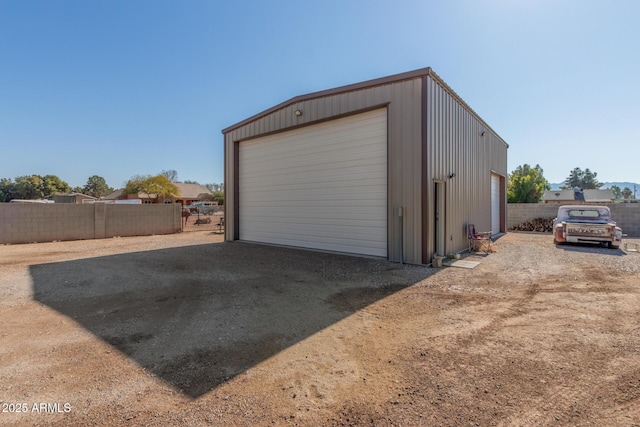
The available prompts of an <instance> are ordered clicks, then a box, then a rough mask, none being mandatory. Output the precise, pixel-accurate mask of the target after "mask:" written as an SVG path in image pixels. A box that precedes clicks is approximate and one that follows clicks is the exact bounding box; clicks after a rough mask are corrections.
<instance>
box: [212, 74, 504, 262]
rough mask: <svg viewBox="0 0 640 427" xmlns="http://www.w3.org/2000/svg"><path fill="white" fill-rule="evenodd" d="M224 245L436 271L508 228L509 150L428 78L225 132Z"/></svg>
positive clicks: (270, 114)
mask: <svg viewBox="0 0 640 427" xmlns="http://www.w3.org/2000/svg"><path fill="white" fill-rule="evenodd" d="M223 134H224V138H225V190H226V191H225V215H226V218H227V221H226V224H227V227H226V230H225V237H226V240H229V241H232V240H244V241H249V242H259V243H268V244H278V245H287V246H295V247H304V248H312V249H318V250H330V251H337V252H345V253H352V254H361V255H371V256H378V257H384V258H388V259H390V260H392V261H402V262H409V263H415V264H428V263H430V262H431V259H432V257H433V256H434V255H436V254H440V255H446V254H450V253H455V252H459V251H462V250H464V249H465V248H466V247H467V237H466V231H465V230H466V224H467V223H474V224H476V228H479V229H485V230H488V229H491V230H492V231H493V232H494V234H498V233H500V232H502V231H504V229H505V222H506V211H505V209H506V203H505V201H506V180H505V177H506V174H507V171H506V168H507V148H508V145H507V144H506V143H505V142H504V141H503V140H502V139H501V138H500V137H499V136H498V135H497V133H495V132H494V131H493V129H491V127H489V125H487V124H486V123H485V122H484V121H483V120H482V119H481V118H480V117H479V116H478V115H477V114H476V113H475V112H474V111H473V110H472V109H471V108H469V106H468V105H467V104H466V103H465V102H464V101H463V100H462V99H461V98H460V97H459V96H458V95H456V94H455V92H453V91H452V90H451V88H449V86H447V85H446V83H444V81H442V79H440V77H438V76H437V75H436V74H435V73H434V72H433V71H432V70H431V69H430V68H425V69H420V70H416V71H411V72H408V73H403V74H398V75H394V76H390V77H385V78H381V79H376V80H372V81H367V82H363V83H357V84H353V85H348V86H344V87H340V88H335V89H330V90H326V91H322V92H316V93H311V94H308V95H302V96H298V97H295V98H293V99H291V100H289V101H286V102H284V103H282V104H279V105H277V106H275V107H273V108H270V109H268V110H266V111H264V112H262V113H259V114H257V115H255V116H253V117H250V118H248V119H246V120H243V121H241V122H239V123H237V124H235V125H233V126H231V127H229V128H227V129H224V130H223Z"/></svg>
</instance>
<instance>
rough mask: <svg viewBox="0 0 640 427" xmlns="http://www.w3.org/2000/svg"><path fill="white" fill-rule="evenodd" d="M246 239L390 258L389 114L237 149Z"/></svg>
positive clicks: (266, 138)
mask: <svg viewBox="0 0 640 427" xmlns="http://www.w3.org/2000/svg"><path fill="white" fill-rule="evenodd" d="M238 162H239V163H238V191H239V193H238V198H239V200H238V203H239V213H238V214H239V223H240V229H239V233H240V235H239V237H240V239H241V240H246V241H254V242H264V243H274V244H281V245H291V246H298V247H305V248H313V249H322V250H331V251H339V252H348V253H356V254H364V255H374V256H383V257H386V256H387V110H386V109H379V110H374V111H369V112H366V113H362V114H357V115H353V116H349V117H345V118H341V119H336V120H331V121H327V122H323V123H320V124H317V125H312V126H307V127H303V128H299V129H294V130H291V131H286V132H282V133H277V134H273V135H269V136H264V137H260V138H256V139H252V140H248V141H243V142H241V143H240V145H239V160H238Z"/></svg>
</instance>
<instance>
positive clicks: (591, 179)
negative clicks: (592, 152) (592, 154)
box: [562, 168, 603, 190]
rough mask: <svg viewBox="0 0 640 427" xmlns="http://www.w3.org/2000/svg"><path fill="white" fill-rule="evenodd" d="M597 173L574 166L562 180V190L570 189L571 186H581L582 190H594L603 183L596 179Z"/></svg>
mask: <svg viewBox="0 0 640 427" xmlns="http://www.w3.org/2000/svg"><path fill="white" fill-rule="evenodd" d="M597 176H598V173H597V172H591V170H590V169H589V168H587V169H585V170H584V171H583V170H582V169H580V168H574V169H573V170H572V171H571V172H570V173H569V176H568V177H567V179H565V180H564V185H563V186H562V189H563V190H571V189H573V188H576V187H577V188H582V189H584V190H596V189H598V188H600V187H602V186H603V183H601V182H599V181H598V179H597Z"/></svg>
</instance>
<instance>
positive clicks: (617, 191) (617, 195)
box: [611, 185, 622, 199]
mask: <svg viewBox="0 0 640 427" xmlns="http://www.w3.org/2000/svg"><path fill="white" fill-rule="evenodd" d="M611 191H613V196H614V197H615V198H616V199H622V190H621V189H620V187H618V186H617V185H612V186H611Z"/></svg>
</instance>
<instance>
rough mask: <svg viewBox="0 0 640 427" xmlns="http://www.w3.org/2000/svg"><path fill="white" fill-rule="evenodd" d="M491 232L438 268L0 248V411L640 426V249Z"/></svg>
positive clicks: (169, 418)
mask: <svg viewBox="0 0 640 427" xmlns="http://www.w3.org/2000/svg"><path fill="white" fill-rule="evenodd" d="M630 242H632V243H637V242H638V240H632V241H630ZM496 247H497V252H495V253H493V254H489V255H486V256H470V257H468V258H467V260H476V261H478V262H479V263H480V264H479V265H478V266H477V267H475V268H473V269H462V268H443V269H433V268H428V267H420V266H407V265H404V266H402V265H399V264H395V263H389V262H386V261H382V260H377V259H370V258H359V257H349V256H342V255H336V254H327V253H318V252H311V251H303V250H295V249H289V248H280V247H271V246H261V245H251V244H246V243H240V242H234V243H224V242H222V236H221V235H219V234H216V233H214V232H211V231H196V232H191V233H181V234H176V235H171V236H150V237H134V238H122V239H108V240H95V241H80V242H56V243H43V244H34V245H14V246H0V298H1V301H0V324H1V325H2V326H0V340H1V343H2V346H0V359H1V360H2V361H3V363H2V365H0V402H1V403H2V405H3V407H2V409H3V411H2V412H0V424H3V425H5V424H9V425H11V424H14V425H105V424H109V425H146V426H149V425H180V424H183V425H210V424H214V425H371V424H374V425H527V424H536V425H537V424H539V425H558V424H561V425H640V359H639V358H638V356H637V355H638V351H639V350H640V313H639V311H638V309H637V307H638V306H640V304H639V303H640V292H639V289H638V287H639V285H640V280H639V278H640V254H639V253H637V252H625V251H623V250H610V249H604V248H599V247H591V246H570V245H566V246H558V247H555V246H554V245H553V243H552V238H551V236H550V235H539V234H520V233H510V234H508V235H506V236H504V237H502V238H501V239H499V240H498V243H497V245H496Z"/></svg>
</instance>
